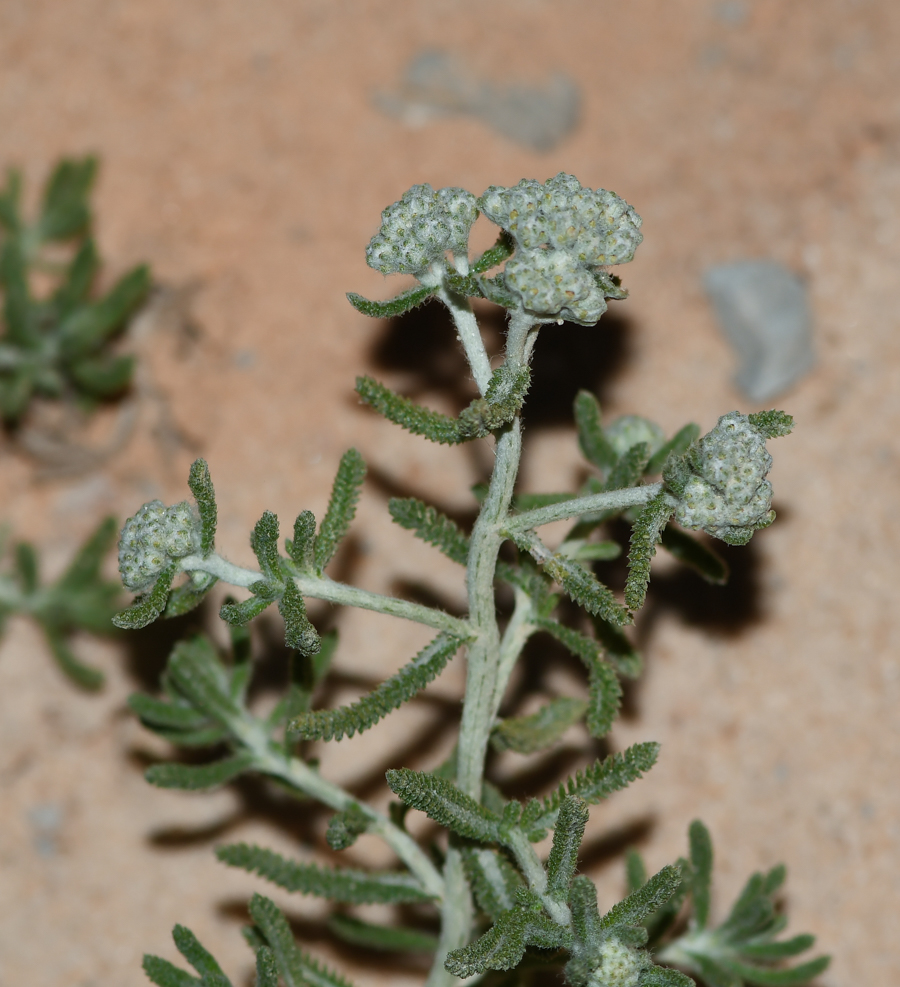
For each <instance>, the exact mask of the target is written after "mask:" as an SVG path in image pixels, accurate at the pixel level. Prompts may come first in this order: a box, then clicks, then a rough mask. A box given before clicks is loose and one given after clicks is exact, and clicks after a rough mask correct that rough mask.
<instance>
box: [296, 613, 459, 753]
mask: <svg viewBox="0 0 900 987" xmlns="http://www.w3.org/2000/svg"><path fill="white" fill-rule="evenodd" d="M460 644H462V641H461V640H460V639H459V638H457V637H453V636H452V635H451V634H447V633H441V634H438V636H437V637H436V638H435V639H434V640H433V641H432V642H431V643H430V644H428V645H426V646H425V647H424V648H423V649H422V650H421V651H420V652H419V653H418V654H417V655H416V657H415V658H414V659H413V660H412V661H411V662H410V663H409V664H408V665H404V666H403V668H401V669H400V671H399V672H397V673H396V674H395V675H392V676H391V677H390V678H389V679H386V680H385V681H384V682H382V683H381V685H379V686H378V688H377V689H374V690H373V691H372V692H370V693H368V695H365V696H363V697H362V698H361V699H359V700H357V701H356V702H355V703H352V704H351V705H350V706H340V707H338V708H337V709H323V710H317V711H316V712H313V713H303V714H302V715H300V716H298V717H297V718H296V719H295V720H293V721H292V722H291V723H290V724H289V726H288V729H289V730H290V731H291V732H292V733H295V734H297V735H298V736H299V737H300V738H302V739H303V740H340V739H341V738H342V737H344V736H348V737H352V736H353V735H354V734H356V733H362V732H363V731H364V730H368V729H369V728H370V727H373V726H374V725H375V724H376V723H378V721H379V720H382V719H384V717H385V716H387V715H388V713H390V712H391V711H392V710H394V709H397V708H399V707H400V706H402V705H403V703H405V702H408V701H409V700H410V699H412V698H413V696H415V695H416V694H417V693H419V692H421V691H422V689H424V688H425V686H426V685H428V683H429V682H432V681H434V679H435V678H437V676H438V675H440V673H441V672H442V671H443V670H444V667H445V666H446V664H447V662H448V661H449V660H450V659H451V658H452V657H453V656H454V655H455V654H456V652H457V651H458V650H459V646H460Z"/></svg>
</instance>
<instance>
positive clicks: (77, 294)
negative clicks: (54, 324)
mask: <svg viewBox="0 0 900 987" xmlns="http://www.w3.org/2000/svg"><path fill="white" fill-rule="evenodd" d="M99 269H100V258H99V257H98V256H97V248H96V246H95V244H94V241H93V240H92V239H90V238H88V239H87V240H85V241H84V243H83V244H82V245H81V246H80V247H79V248H78V251H77V253H76V254H75V256H74V257H73V258H72V262H71V263H70V264H69V266H68V269H67V270H66V277H65V280H64V281H63V282H62V284H61V285H60V286H59V287H58V288H57V289H56V291H55V292H54V294H53V304H54V307H55V309H56V311H57V313H58V314H59V315H60V317H63V318H64V317H65V316H66V315H68V314H69V312H70V311H72V309H73V308H75V307H76V306H77V305H78V304H80V303H83V302H85V301H86V300H87V298H88V295H89V294H90V290H91V285H92V284H93V281H94V278H95V277H96V275H97V271H98V270H99Z"/></svg>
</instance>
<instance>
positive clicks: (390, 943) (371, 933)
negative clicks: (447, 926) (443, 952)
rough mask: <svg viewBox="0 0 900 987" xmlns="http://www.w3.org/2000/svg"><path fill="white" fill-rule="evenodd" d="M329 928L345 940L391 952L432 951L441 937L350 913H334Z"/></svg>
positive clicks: (353, 943) (356, 944)
mask: <svg viewBox="0 0 900 987" xmlns="http://www.w3.org/2000/svg"><path fill="white" fill-rule="evenodd" d="M328 928H329V930H330V931H331V932H333V933H334V934H335V935H336V936H338V938H340V939H343V940H344V942H349V943H351V944H352V945H354V946H362V947H364V948H366V949H379V950H385V951H388V952H403V953H432V952H434V950H436V949H437V946H438V937H437V936H436V935H434V934H433V933H431V932H421V931H419V930H418V929H402V928H401V929H397V928H391V927H390V926H386V925H373V924H372V923H371V922H363V921H362V920H361V919H358V918H350V917H349V916H347V915H332V916H331V917H330V918H329V919H328Z"/></svg>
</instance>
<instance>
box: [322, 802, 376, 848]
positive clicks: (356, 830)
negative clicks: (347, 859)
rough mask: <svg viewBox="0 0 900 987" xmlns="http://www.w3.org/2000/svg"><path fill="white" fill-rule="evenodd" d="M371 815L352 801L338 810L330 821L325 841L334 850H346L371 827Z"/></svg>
mask: <svg viewBox="0 0 900 987" xmlns="http://www.w3.org/2000/svg"><path fill="white" fill-rule="evenodd" d="M370 821H371V820H370V819H369V817H368V816H367V815H366V814H365V813H364V812H363V811H362V809H361V808H360V807H359V806H358V805H357V804H356V802H351V803H350V805H348V806H347V808H346V809H342V810H341V811H340V812H336V813H335V814H334V815H333V816H332V817H331V819H330V820H329V822H328V830H327V831H326V833H325V842H326V843H327V844H328V845H329V846H330V847H331V849H332V850H346V849H347V848H348V847H351V846H353V844H354V843H355V842H356V840H357V838H358V837H360V836H362V834H363V833H365V831H366V830H367V829H368V828H369V823H370Z"/></svg>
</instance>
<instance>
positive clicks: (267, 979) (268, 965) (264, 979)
mask: <svg viewBox="0 0 900 987" xmlns="http://www.w3.org/2000/svg"><path fill="white" fill-rule="evenodd" d="M256 987H278V966H277V964H276V963H275V954H274V953H273V952H272V950H271V949H269V947H268V946H260V947H259V949H258V950H257V951H256Z"/></svg>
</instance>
